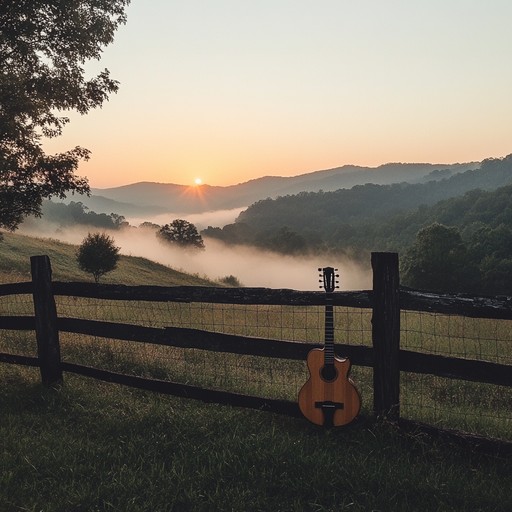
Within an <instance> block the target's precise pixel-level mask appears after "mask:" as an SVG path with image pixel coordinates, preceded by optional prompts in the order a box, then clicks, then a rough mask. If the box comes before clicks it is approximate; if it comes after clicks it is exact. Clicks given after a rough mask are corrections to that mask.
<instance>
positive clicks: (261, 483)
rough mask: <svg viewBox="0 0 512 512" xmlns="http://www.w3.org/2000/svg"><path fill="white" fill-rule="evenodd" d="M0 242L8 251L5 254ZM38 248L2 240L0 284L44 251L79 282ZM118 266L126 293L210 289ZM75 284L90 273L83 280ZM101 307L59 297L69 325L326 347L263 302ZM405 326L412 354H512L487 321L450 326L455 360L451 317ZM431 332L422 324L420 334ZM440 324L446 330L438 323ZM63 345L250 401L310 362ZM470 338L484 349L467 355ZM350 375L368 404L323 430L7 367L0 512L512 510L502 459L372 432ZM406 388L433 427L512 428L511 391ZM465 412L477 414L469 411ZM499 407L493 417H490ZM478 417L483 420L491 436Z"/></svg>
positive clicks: (417, 437)
mask: <svg viewBox="0 0 512 512" xmlns="http://www.w3.org/2000/svg"><path fill="white" fill-rule="evenodd" d="M6 242H8V243H9V244H10V245H9V246H4V245H2V244H4V243H6ZM45 244H46V241H42V240H35V239H25V238H24V237H17V236H16V235H10V234H7V235H6V240H5V241H4V242H2V243H1V244H0V263H2V269H1V271H2V278H3V280H4V282H7V281H9V282H12V279H19V280H26V279H28V277H26V276H27V269H26V267H24V265H25V266H28V258H29V255H30V254H34V252H32V251H36V252H35V253H37V254H41V253H49V251H50V250H52V251H55V253H56V257H55V260H54V257H53V256H52V255H50V257H51V258H52V266H53V268H54V278H55V279H61V280H65V279H66V278H68V279H70V280H72V279H76V277H75V276H76V271H75V270H74V268H73V267H74V265H75V263H74V262H73V247H72V246H61V245H60V244H59V243H57V242H55V241H52V242H51V245H50V247H49V248H48V249H47V247H46V246H45ZM4 248H5V250H4ZM57 254H58V256H57ZM14 262H16V264H14ZM119 267H120V268H119V269H118V270H116V271H115V272H116V273H118V274H117V275H114V273H112V274H111V275H109V279H110V280H117V282H122V283H125V284H126V282H125V281H124V278H125V277H126V280H127V281H128V282H130V280H131V282H132V283H133V281H136V282H137V283H138V284H155V281H157V282H158V284H164V283H168V284H173V281H174V284H184V282H183V281H185V282H187V280H190V281H191V282H190V283H189V284H211V283H207V282H206V281H201V278H199V277H198V276H186V275H182V274H180V273H176V272H175V271H174V270H172V269H170V268H168V267H161V266H154V265H153V264H151V263H150V262H148V263H146V262H145V260H142V259H140V258H137V259H131V258H123V259H122V261H121V264H120V266H119ZM13 269H14V271H13ZM68 269H69V273H68ZM157 273H160V274H158V275H157ZM164 276H165V277H164ZM9 279H10V280H9ZM79 279H80V280H86V279H87V276H85V275H83V274H82V275H81V276H80V277H79ZM133 284H135V283H133ZM64 299H65V300H64ZM97 302H98V301H96V302H94V301H92V300H82V299H69V298H58V308H59V309H60V311H61V312H62V314H66V315H69V316H71V315H72V314H73V315H74V316H76V315H77V314H79V315H83V317H85V318H91V315H93V316H97V317H99V318H102V319H115V320H116V321H119V319H120V318H121V319H123V318H124V319H125V320H129V321H130V323H141V324H143V325H155V326H157V325H165V324H168V323H170V322H172V323H173V324H179V325H183V326H194V327H197V328H204V329H212V330H215V329H219V330H226V332H233V333H243V334H245V335H253V336H268V337H281V338H282V339H298V340H301V341H302V340H303V341H311V342H316V341H319V340H321V339H322V335H323V331H322V329H323V323H322V322H323V317H322V310H321V308H312V309H309V308H308V311H307V312H306V311H304V310H299V309H297V308H293V311H292V310H291V309H287V308H284V310H283V308H282V307H279V308H278V307H269V306H266V307H264V308H261V307H258V308H256V307H254V308H252V307H251V308H241V307H235V306H230V307H229V308H227V307H220V306H217V305H211V304H209V305H205V304H196V305H194V306H191V305H181V306H180V305H165V307H164V306H162V305H160V306H158V305H157V304H153V303H151V304H147V303H146V304H144V305H142V304H131V303H130V304H131V305H130V307H128V308H126V307H123V308H120V307H119V304H115V301H112V303H110V302H107V304H105V303H103V304H102V305H98V303H97ZM27 304H29V301H23V300H20V302H18V303H13V302H12V301H11V302H10V303H7V301H2V302H0V307H2V311H3V312H4V314H21V313H19V312H20V311H23V310H24V309H25V310H28V309H29V305H27ZM157 306H158V307H157ZM27 308H28V309H27ZM7 310H9V313H5V311H7ZM14 312H16V313H14ZM77 312H78V313H77ZM28 314H29V313H28ZM406 315H407V316H406V317H405V318H404V322H405V323H406V325H407V330H406V333H407V334H404V338H405V339H404V342H406V343H408V344H409V345H410V346H411V347H412V346H416V349H418V350H436V351H438V352H442V351H443V350H444V351H447V352H450V353H454V352H455V353H456V352H458V351H461V350H469V351H473V352H474V351H480V353H482V350H483V349H482V347H486V346H487V345H492V351H493V353H494V352H495V356H493V357H496V358H498V359H499V360H500V361H502V362H507V358H510V357H511V355H510V350H509V351H508V355H503V350H502V346H503V347H510V343H508V344H507V343H506V339H505V338H506V334H499V335H498V334H494V333H493V335H492V336H490V335H489V332H491V331H492V330H493V329H494V328H493V327H491V326H490V325H489V324H485V325H483V324H481V323H480V322H475V321H472V323H465V324H464V325H463V326H460V325H459V327H458V329H459V330H461V329H462V331H463V337H465V338H467V339H473V342H472V344H473V347H472V348H470V349H467V348H464V349H462V348H460V347H459V346H458V344H460V343H461V342H459V341H456V340H457V339H458V338H457V337H456V336H455V337H453V336H452V337H450V339H451V340H455V341H452V342H451V343H452V345H453V346H449V347H446V346H443V344H442V342H441V339H442V338H443V334H442V333H443V332H445V331H446V329H447V328H448V329H449V330H450V332H451V333H452V334H453V332H454V330H455V329H456V328H455V326H456V324H455V323H454V321H453V319H450V321H448V320H446V319H444V318H439V317H434V318H433V317H431V316H426V317H419V318H416V319H414V318H413V315H414V314H412V313H406ZM336 321H337V323H339V325H338V326H337V330H342V331H343V333H344V335H345V336H347V337H350V338H351V341H352V342H354V343H360V344H367V343H369V339H370V338H369V336H370V334H369V330H368V324H369V313H368V312H365V311H360V310H357V311H355V310H343V311H340V312H339V313H338V314H337V315H336ZM404 322H403V323H404ZM419 322H422V331H421V332H427V333H430V335H428V336H425V335H424V334H418V332H419V330H418V329H417V326H418V323H419ZM426 322H430V323H432V326H430V327H429V326H425V323H426ZM443 322H448V324H447V326H445V327H442V325H441V324H443ZM470 325H473V328H472V329H473V330H472V331H471V332H469V331H468V329H469V328H470V327H469V326H470ZM501 328H502V327H500V329H501ZM505 330H506V329H505ZM432 333H434V334H432ZM61 338H62V339H61V341H62V350H63V359H65V360H67V361H73V362H84V363H85V362H87V364H91V365H92V364H94V365H98V366H100V367H104V368H109V369H115V370H117V371H123V372H127V373H131V374H134V375H145V376H153V377H157V378H172V379H173V380H178V381H182V382H191V383H195V384H197V383H200V384H202V385H206V386H211V387H219V388H222V389H228V390H236V391H242V392H246V393H255V394H259V395H261V396H275V397H280V398H288V399H293V397H295V396H296V392H297V391H298V389H299V387H300V385H301V384H302V383H303V382H304V381H305V378H307V372H306V369H305V365H304V364H303V363H302V362H296V361H281V360H275V361H268V360H262V359H263V358H258V357H254V356H251V357H249V356H244V357H240V356H227V355H226V354H215V353H211V352H205V351H202V350H195V349H194V350H190V349H187V350H185V349H170V348H168V347H154V346H150V345H147V344H134V343H129V344H128V343H126V342H120V341H116V340H104V339H86V338H85V337H81V336H78V335H73V334H70V333H61ZM459 338H460V336H459ZM489 338H490V339H491V340H492V341H489ZM477 339H478V340H479V341H478V346H479V347H480V348H475V347H476V341H474V340H477ZM429 344H430V345H429ZM466 345H467V343H466V344H465V346H466ZM470 345H471V343H470ZM1 346H2V348H1V350H2V351H16V352H18V351H19V352H21V353H27V354H30V355H31V354H33V352H34V349H35V341H34V339H33V336H32V337H31V336H30V334H29V335H27V333H20V332H18V333H15V332H6V331H3V332H2V343H1ZM461 346H462V345H461ZM486 350H487V349H486ZM486 354H487V352H486ZM508 362H510V359H508ZM353 374H354V378H355V380H356V382H357V383H358V386H359V387H360V388H361V391H362V394H363V397H364V401H363V411H362V415H361V418H360V419H359V421H358V422H357V423H356V424H354V425H352V426H350V427H347V428H343V429H334V430H323V429H319V428H316V427H314V426H312V425H310V424H309V423H308V422H307V421H305V420H301V419H293V418H286V417H280V416H278V415H273V414H270V413H263V412H257V411H247V410H242V409H236V408H229V407H226V406H218V405H212V404H210V405H208V404H203V403H200V402H195V401H190V400H189V401H187V400H183V399H178V398H173V397H168V396H162V395H158V394H153V393H148V392H142V391H139V390H133V389H129V388H126V387H121V386H118V385H113V384H106V383H101V382H97V381H93V380H90V379H86V378H83V377H78V376H73V375H70V374H69V375H68V374H66V375H65V382H64V385H63V386H62V387H60V388H59V389H55V390H49V389H46V388H43V387H42V386H41V385H40V384H39V383H38V381H39V375H38V371H37V370H35V369H29V368H21V367H15V366H11V365H6V364H2V365H0V375H1V381H2V383H3V385H2V389H1V391H0V402H1V405H0V407H1V411H2V415H1V419H0V436H1V438H2V440H3V447H2V459H3V460H1V461H0V462H1V465H2V467H3V468H7V470H6V471H4V472H3V473H2V476H1V477H0V496H1V497H0V510H6V511H10V510H34V511H35V510H44V511H75V510H76V511H79V510H80V511H82V510H83V511H89V510H91V511H103V510H126V511H146V510H147V511H150V510H151V511H159V510H162V511H167V510H169V511H171V510H177V511H181V510H248V511H250V510H254V511H256V510H258V511H259V510H261V511H265V510H283V511H286V510H290V511H295V510H297V511H299V510H311V511H331V510H332V511H334V510H344V509H348V510H361V511H362V510H382V511H386V510H398V511H400V510H408V511H409V510H418V511H421V510H468V511H469V510H471V511H476V510H486V511H487V510H496V511H501V510H503V511H505V510H511V509H512V492H511V490H510V489H511V488H512V470H511V466H510V459H508V458H507V456H505V455H503V456H500V455H499V454H492V455H491V454H487V453H485V452H482V451H479V450H474V448H475V447H474V446H473V445H471V444H462V445H459V444H457V445H456V444H453V443H452V442H450V441H448V440H447V439H443V438H436V437H431V436H429V435H427V434H425V433H423V432H421V431H419V430H418V431H412V432H407V433H406V432H403V431H401V430H399V429H397V428H396V427H395V426H393V425H389V424H386V423H383V422H376V421H374V420H373V419H372V418H371V408H372V404H371V387H370V383H371V371H370V370H369V369H367V368H354V371H353ZM404 379H405V382H406V383H407V385H406V386H404V390H407V392H406V399H405V411H404V412H405V414H406V415H410V416H412V417H415V418H417V417H418V416H421V415H422V414H423V415H424V416H426V417H428V416H429V414H430V415H432V414H433V421H434V422H435V421H436V419H435V418H439V417H444V416H445V415H446V412H447V411H454V413H455V414H454V415H455V420H454V423H455V424H457V422H459V424H460V417H459V416H458V415H457V413H456V411H457V408H460V409H461V410H464V411H465V412H464V418H466V419H465V420H464V421H466V422H469V423H470V424H471V422H474V421H477V422H482V421H483V422H484V423H485V424H486V425H484V427H483V428H484V430H486V431H493V432H494V433H495V435H497V436H498V437H505V438H506V436H507V432H508V433H509V432H510V406H511V404H512V400H511V398H510V393H509V390H498V391H496V390H494V388H495V387H493V389H492V390H491V389H489V390H485V388H486V387H485V386H484V387H483V388H481V387H480V386H481V385H477V384H474V383H464V384H461V383H460V382H459V383H458V382H457V381H448V379H435V378H433V377H428V376H418V375H405V376H404ZM443 381H447V382H443ZM463 388H464V389H463ZM482 389H484V391H482ZM503 392H506V393H508V395H507V394H506V393H505V395H503ZM489 393H490V394H489ZM489 397H492V400H491V399H490V398H489ZM468 398H469V399H470V402H469V403H468V402H467V399H468ZM439 404H444V406H443V407H442V408H440V405H439ZM468 410H469V413H468ZM475 410H478V411H480V412H479V413H477V414H475ZM500 410H502V411H503V415H502V416H501V413H499V414H496V411H500ZM432 411H434V413H435V414H434V413H433V412H432ZM471 411H472V413H471ZM482 411H484V412H485V411H489V412H492V414H486V413H485V414H481V412H482ZM507 414H508V418H509V419H508V420H507ZM487 416H490V417H491V418H494V420H492V419H491V426H489V421H488V420H487V419H486V417H487ZM496 417H497V418H498V419H496ZM471 418H473V419H471ZM474 418H476V419H474ZM482 418H483V419H482ZM420 419H421V418H420ZM437 421H438V420H437ZM507 421H508V423H507ZM491 433H492V432H491Z"/></svg>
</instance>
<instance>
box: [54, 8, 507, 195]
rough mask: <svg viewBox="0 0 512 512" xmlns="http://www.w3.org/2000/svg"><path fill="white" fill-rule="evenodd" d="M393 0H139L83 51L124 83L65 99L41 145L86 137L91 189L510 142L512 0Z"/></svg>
mask: <svg viewBox="0 0 512 512" xmlns="http://www.w3.org/2000/svg"><path fill="white" fill-rule="evenodd" d="M199 4H201V5H202V6H203V8H204V9H206V11H207V12H205V13H201V14H199V11H198V8H197V6H198V5H199ZM388 4H389V3H388V2H339V1H335V0H331V1H327V2H322V7H318V6H317V5H316V4H315V3H313V2H293V1H292V0H282V1H280V2H250V3H246V2H232V1H227V0H218V1H216V2H211V3H210V2H131V5H130V7H129V9H128V22H127V24H126V26H123V27H122V29H120V30H119V31H118V33H116V36H115V40H114V42H113V44H112V45H111V46H109V47H108V48H107V49H106V51H105V53H104V55H103V57H102V59H101V62H95V61H93V62H91V63H90V64H88V71H89V72H90V74H91V76H92V74H93V73H99V72H101V71H102V70H103V69H104V68H105V67H107V68H108V69H110V70H111V72H112V77H113V78H114V79H116V80H119V82H120V89H119V92H118V94H112V95H111V96H110V97H109V101H108V102H106V103H105V104H104V106H103V108H102V109H96V110H94V111H91V112H90V113H89V114H88V115H87V116H82V115H80V114H79V113H75V112H70V114H69V118H70V123H69V125H67V126H66V127H65V130H64V134H63V136H62V137H55V138H51V139H45V140H44V144H45V149H46V150H47V151H48V152H49V153H56V152H61V151H62V152H64V151H67V150H69V149H70V148H73V147H75V146H83V147H85V148H87V149H89V150H90V151H91V159H90V161H88V162H82V163H81V164H80V168H79V169H78V173H77V174H78V175H80V176H87V178H88V179H89V182H90V184H91V186H93V187H112V186H120V185H123V184H126V183H130V182H137V181H142V180H143V181H152V182H159V183H175V184H190V187H191V188H195V189H196V190H197V189H199V188H202V187H204V184H205V182H207V183H208V184H209V185H211V186H229V185H234V184H237V183H242V182H245V181H248V180H251V179H255V178H258V177H261V176H295V175H299V174H304V173H308V172H313V171H318V170H323V169H331V168H334V167H339V166H342V165H345V164H352V165H358V166H370V167H377V166H379V165H381V164H385V163H389V162H409V163H412V162H430V163H445V164H450V163H455V162H471V161H481V160H483V159H484V158H489V157H495V158H501V157H504V156H505V155H507V154H509V153H510V152H512V144H511V139H510V118H511V117H512V101H510V84H511V83H512V67H511V66H506V65H504V63H505V62H507V61H508V60H507V59H508V58H509V55H508V53H509V48H511V47H512V31H511V30H509V28H510V27H509V25H508V24H509V23H510V21H509V20H510V19H511V18H512V2H510V1H507V0H490V1H489V2H465V3H464V13H463V15H461V10H460V4H461V2H441V0H437V1H436V0H434V1H433V2H397V3H392V5H388ZM206 6H208V7H206ZM370 6H371V7H370ZM262 27H265V33H263V32H262V30H261V29H262ZM304 34H308V37H307V38H306V37H304ZM475 34H479V37H475ZM142 126H143V127H144V128H143V129H141V127H142ZM489 126H492V130H489ZM199 170H200V171H199ZM197 172H201V173H203V176H204V178H198V177H196V176H197V174H196V173H197Z"/></svg>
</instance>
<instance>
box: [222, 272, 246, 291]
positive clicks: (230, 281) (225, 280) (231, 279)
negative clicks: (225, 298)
mask: <svg viewBox="0 0 512 512" xmlns="http://www.w3.org/2000/svg"><path fill="white" fill-rule="evenodd" d="M219 283H222V284H225V285H226V286H232V287H233V288H240V287H241V286H242V283H241V282H240V280H239V279H238V277H236V276H234V275H232V274H231V275H229V276H224V277H221V278H220V279H219Z"/></svg>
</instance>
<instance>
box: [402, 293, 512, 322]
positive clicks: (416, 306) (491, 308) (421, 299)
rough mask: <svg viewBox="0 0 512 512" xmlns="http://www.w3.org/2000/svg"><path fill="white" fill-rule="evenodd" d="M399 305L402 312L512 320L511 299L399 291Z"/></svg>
mask: <svg viewBox="0 0 512 512" xmlns="http://www.w3.org/2000/svg"><path fill="white" fill-rule="evenodd" d="M400 305H401V308H402V309H403V310H410V311H427V312H431V313H440V314H446V315H460V316H468V317H472V318H493V319H498V320H512V297H475V296H469V295H462V294H460V295H439V294H435V293H428V292H421V291H417V290H400Z"/></svg>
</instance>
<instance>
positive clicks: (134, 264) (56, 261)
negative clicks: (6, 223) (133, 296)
mask: <svg viewBox="0 0 512 512" xmlns="http://www.w3.org/2000/svg"><path fill="white" fill-rule="evenodd" d="M76 249H77V247H76V246H75V245H70V244H66V243H63V242H59V241H58V240H54V239H48V238H33V237H29V236H24V235H19V234H17V233H4V239H3V241H0V282H4V283H7V282H16V281H27V280H30V279H31V277H30V256H36V255H41V254H46V255H48V256H49V257H50V260H51V264H52V271H53V279H55V280H56V281H92V280H93V278H92V276H91V275H90V274H87V273H86V272H83V271H82V270H80V269H79V268H78V264H77V262H76V259H75V252H76ZM101 282H102V283H120V284H128V285H130V284H133V285H143V284H144V285H162V286H177V285H196V286H211V285H213V284H215V283H213V282H212V281H208V280H207V279H202V278H200V277H197V276H193V275H190V274H186V273H184V272H179V271H177V270H173V269H172V268H170V267H166V266H165V265H161V264H159V263H155V262H153V261H150V260H147V259H145V258H140V257H133V256H121V259H120V261H119V264H118V268H117V269H116V270H114V271H112V272H110V273H109V274H106V275H105V276H104V277H103V278H102V279H101Z"/></svg>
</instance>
